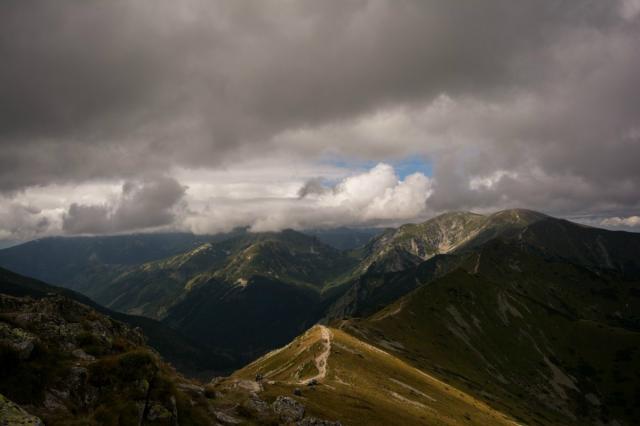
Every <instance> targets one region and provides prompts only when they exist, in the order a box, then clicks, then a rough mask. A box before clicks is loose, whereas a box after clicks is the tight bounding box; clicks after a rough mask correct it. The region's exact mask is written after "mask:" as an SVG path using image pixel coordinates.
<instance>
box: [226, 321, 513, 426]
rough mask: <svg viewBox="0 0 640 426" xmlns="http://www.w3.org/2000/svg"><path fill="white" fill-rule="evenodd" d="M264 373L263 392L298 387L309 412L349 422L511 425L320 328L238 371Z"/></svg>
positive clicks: (268, 395) (243, 375)
mask: <svg viewBox="0 0 640 426" xmlns="http://www.w3.org/2000/svg"><path fill="white" fill-rule="evenodd" d="M256 375H258V378H261V381H260V383H259V388H260V389H262V391H261V392H260V397H261V398H264V399H266V400H270V399H273V398H274V397H275V396H276V395H280V394H283V393H289V394H291V393H292V392H293V390H294V389H295V388H300V389H301V390H300V392H299V393H300V395H299V396H298V398H297V399H298V400H299V401H300V402H302V403H304V405H305V407H306V412H307V413H308V414H309V415H311V416H316V417H323V418H327V419H334V420H340V422H341V423H342V424H344V425H387V424H402V425H467V424H476V425H487V424H492V425H502V424H504V425H513V424H515V423H514V422H513V421H512V420H511V419H510V418H508V417H507V416H505V415H504V414H502V413H500V412H498V411H496V410H493V409H492V408H490V407H489V406H487V405H486V404H484V403H482V402H481V401H479V400H477V399H475V398H473V397H472V396H470V395H469V394H466V393H464V392H461V391H460V390H458V389H455V388H453V387H452V386H450V385H448V384H446V383H444V382H442V381H440V380H438V379H436V378H435V377H433V376H431V375H428V374H425V373H423V372H422V371H420V370H417V369H415V368H413V367H412V366H411V365H409V364H408V363H406V362H403V361H401V360H400V359H398V358H396V357H395V356H393V355H391V354H389V353H387V352H385V351H383V350H381V349H379V348H376V347H374V346H371V345H369V344H367V343H365V342H363V341H361V340H359V339H357V338H355V337H354V336H352V335H349V334H347V333H345V332H344V331H342V330H339V329H334V328H328V327H324V326H317V327H314V328H312V329H310V330H309V331H307V332H306V333H305V334H304V335H302V336H301V337H299V338H297V339H295V340H294V341H292V342H291V343H290V344H288V345H287V346H285V347H283V348H281V349H278V350H275V351H273V352H271V353H269V354H267V355H265V356H264V357H262V358H260V359H258V360H257V361H255V362H253V363H252V364H250V365H248V366H247V367H245V368H243V369H242V370H240V371H238V372H236V373H235V374H234V375H233V376H232V378H231V379H229V380H230V381H232V382H233V381H234V380H245V381H248V380H252V379H254V378H255V377H256Z"/></svg>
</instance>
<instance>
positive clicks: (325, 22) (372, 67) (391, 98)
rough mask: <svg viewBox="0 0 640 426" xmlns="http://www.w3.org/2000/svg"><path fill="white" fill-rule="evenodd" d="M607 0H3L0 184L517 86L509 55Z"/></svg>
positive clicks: (577, 21)
mask: <svg viewBox="0 0 640 426" xmlns="http://www.w3.org/2000/svg"><path fill="white" fill-rule="evenodd" d="M607 3H608V2H601V1H591V2H559V1H544V2H540V1H528V2H518V3H514V2H512V1H508V0H492V1H487V2H483V4H482V7H480V6H478V5H476V4H473V3H469V2H444V1H442V2H440V1H397V2H396V1H394V2H384V1H349V2H315V1H308V2H286V3H281V2H273V3H271V2H234V1H229V2H227V1H217V2H204V1H192V0H190V1H186V2H170V1H159V2H156V1H153V2H152V1H148V2H147V1H141V2H123V1H109V2H98V1H85V2H77V1H41V2H31V1H23V0H16V1H11V0H9V1H5V2H3V3H2V5H1V6H0V8H1V9H0V57H1V58H2V62H3V64H4V66H3V67H0V138H1V141H2V144H3V159H2V164H1V165H2V166H3V167H2V168H0V170H1V172H0V173H1V174H0V187H2V188H3V189H19V188H20V187H23V186H27V185H34V184H46V183H49V182H51V181H74V180H80V181H81V180H85V179H91V178H96V177H113V176H116V177H120V176H123V175H124V176H128V175H135V174H136V173H138V172H140V171H146V170H149V169H151V170H154V169H156V170H157V169H161V168H163V167H165V166H166V165H167V164H169V163H171V164H174V165H175V164H182V165H187V166H189V165H210V164H212V163H214V162H216V161H220V159H221V158H223V157H224V153H225V152H226V151H228V150H230V149H233V148H237V147H238V146H239V145H242V144H247V143H256V144H260V143H262V144H264V142H265V141H266V140H268V139H269V137H270V136H272V135H274V134H276V133H278V132H280V131H282V130H285V129H287V128H291V127H293V128H295V127H299V126H305V125H313V124H314V123H316V124H317V123H322V122H327V121H332V120H344V119H346V118H349V117H351V116H354V115H358V114H362V113H365V112H367V111H371V110H375V109H377V108H380V107H382V106H384V105H385V104H389V103H394V102H401V101H411V100H424V99H425V98H427V99H428V98H429V97H430V96H434V95H437V94H439V93H442V92H447V93H451V94H456V93H475V94H479V93H487V92H494V91H503V90H509V89H510V88H511V87H514V86H515V85H521V84H524V85H527V84H530V80H532V79H535V78H536V73H535V72H534V73H531V74H532V75H530V74H529V73H528V72H522V70H521V69H519V68H518V67H523V68H525V69H528V68H527V67H528V65H530V61H531V60H532V57H535V56H536V52H538V51H539V50H540V49H542V48H544V46H545V45H546V44H548V43H551V42H553V40H554V37H556V36H557V35H558V34H560V33H562V32H563V31H564V30H565V29H566V28H572V27H573V26H576V25H592V26H594V27H595V28H600V27H607V26H609V25H614V24H615V23H616V22H617V20H618V15H617V12H616V10H615V8H613V7H611V6H610V5H607ZM105 159H106V160H108V161H105ZM107 165H108V166H107Z"/></svg>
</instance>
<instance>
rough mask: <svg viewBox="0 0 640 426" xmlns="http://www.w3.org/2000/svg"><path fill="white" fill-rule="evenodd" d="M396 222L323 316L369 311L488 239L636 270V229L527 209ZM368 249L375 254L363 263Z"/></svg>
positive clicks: (630, 274)
mask: <svg viewBox="0 0 640 426" xmlns="http://www.w3.org/2000/svg"><path fill="white" fill-rule="evenodd" d="M463 225H466V226H463ZM405 226H406V225H405ZM447 226H448V227H449V228H447ZM402 229H403V227H400V228H398V230H396V231H394V232H395V234H394V235H395V236H394V237H393V238H391V239H388V240H386V241H387V242H386V244H387V246H386V249H384V250H377V251H375V250H373V251H370V253H378V254H376V255H369V256H368V257H365V258H364V261H363V263H362V264H361V265H363V266H361V268H360V270H361V271H362V270H364V272H363V273H362V274H361V275H359V276H355V277H354V278H352V280H351V285H350V286H349V287H350V288H349V290H348V291H347V292H346V293H345V294H344V296H342V297H341V298H340V299H339V300H338V301H337V302H336V303H335V304H334V306H332V307H331V309H330V310H329V312H328V313H327V315H326V316H327V318H329V319H335V318H342V317H348V316H362V315H369V314H371V313H373V312H375V311H376V310H378V309H381V308H382V307H384V306H385V305H387V304H389V303H391V302H393V301H394V300H396V299H397V298H399V297H401V296H403V295H404V294H407V293H408V292H410V291H412V290H413V289H415V288H418V287H420V286H422V285H424V284H426V283H428V282H430V281H432V280H433V279H435V278H437V277H440V276H442V275H444V274H445V273H447V272H448V271H451V270H453V269H454V268H455V267H457V266H458V265H460V264H461V262H464V261H465V259H468V258H473V259H475V257H474V256H475V253H476V252H477V251H478V249H479V248H481V247H482V246H483V245H485V244H487V243H491V242H492V241H495V240H503V241H509V242H512V243H514V244H516V245H520V246H528V247H530V248H532V249H534V250H535V251H536V252H538V253H539V254H542V255H544V256H546V257H550V258H557V259H562V261H564V262H568V263H572V264H578V265H581V266H583V267H586V268H588V269H590V270H592V271H594V272H598V271H605V270H606V271H609V272H611V273H615V274H618V275H619V277H626V279H629V278H634V277H638V276H640V258H639V257H638V256H637V255H636V253H640V234H635V233H630V232H614V231H608V230H604V229H598V228H591V227H587V226H583V225H578V224H575V223H572V222H569V221H566V220H562V219H556V218H552V217H549V216H545V215H543V214H541V213H537V212H532V211H529V210H505V211H501V212H498V213H494V214H492V215H489V216H479V215H473V214H467V213H454V214H446V215H443V216H439V217H437V218H434V219H432V220H430V221H427V222H425V223H424V224H422V225H420V227H419V228H417V225H412V226H411V228H410V229H412V230H413V231H415V230H416V229H421V230H431V231H429V232H432V231H433V229H437V231H435V237H434V236H433V235H432V234H430V233H427V234H422V233H420V232H417V233H416V232H413V233H408V231H406V230H405V231H401V230H402ZM447 229H449V230H450V232H449V231H447ZM461 229H464V230H461ZM425 232H427V231H425ZM443 235H444V236H443ZM381 238H383V237H381ZM425 241H427V242H429V244H427V243H425ZM436 243H437V244H436ZM381 244H382V239H381V240H374V241H372V243H371V247H375V246H378V245H381ZM425 244H427V245H425ZM420 247H422V248H420ZM425 247H427V248H425ZM425 250H426V251H425ZM442 253H444V254H442ZM371 256H374V257H375V258H376V259H378V260H376V261H373V262H372V263H371V264H370V265H369V266H368V268H364V266H366V265H367V262H369V261H370V260H371ZM376 256H377V257H376ZM423 258H426V261H424V260H422V259H423Z"/></svg>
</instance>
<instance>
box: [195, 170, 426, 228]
mask: <svg viewBox="0 0 640 426" xmlns="http://www.w3.org/2000/svg"><path fill="white" fill-rule="evenodd" d="M285 185H287V184H286V183H285ZM301 186H302V185H299V186H298V188H297V190H296V191H295V192H293V193H292V194H291V196H289V197H281V198H275V197H272V198H267V199H265V198H248V199H243V200H238V199H229V198H227V199H224V200H223V199H219V198H218V199H210V200H209V201H208V203H206V204H205V207H204V208H203V209H202V210H201V211H193V212H192V214H191V215H190V216H189V217H187V218H185V221H184V224H185V226H186V227H187V228H188V229H190V230H192V231H194V232H200V233H204V232H218V231H224V230H228V229H231V228H233V227H234V226H243V225H246V226H249V227H250V229H251V230H252V231H256V232H262V231H275V230H281V229H283V228H297V229H300V228H308V227H322V226H326V227H331V226H340V225H360V224H370V225H379V224H390V223H398V222H402V221H410V220H419V219H421V218H424V216H425V214H426V213H427V205H426V202H427V199H428V198H429V196H430V195H431V180H430V178H428V177H426V176H425V175H424V174H422V173H415V174H412V175H410V176H407V177H406V178H405V179H404V180H402V179H400V178H399V177H398V176H397V174H396V173H395V170H394V169H393V167H391V166H390V165H387V164H383V163H381V164H378V165H377V166H375V167H373V168H372V169H371V170H368V171H365V172H362V173H356V174H353V175H351V176H348V177H345V178H343V179H341V180H339V182H338V183H337V184H336V185H335V186H333V187H331V188H329V187H325V188H324V190H322V191H314V192H309V193H307V194H306V195H304V196H302V197H300V196H298V189H299V188H300V187H301Z"/></svg>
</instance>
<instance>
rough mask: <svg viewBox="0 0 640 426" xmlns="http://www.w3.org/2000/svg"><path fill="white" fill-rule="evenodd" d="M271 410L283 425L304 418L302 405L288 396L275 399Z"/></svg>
mask: <svg viewBox="0 0 640 426" xmlns="http://www.w3.org/2000/svg"><path fill="white" fill-rule="evenodd" d="M272 408H273V411H274V412H275V413H276V414H277V415H278V416H280V420H282V421H283V422H285V423H289V422H296V421H298V420H302V418H303V417H304V405H302V404H301V403H299V402H298V401H296V400H295V399H293V398H290V397H288V396H279V397H277V398H276V400H275V401H274V402H273V404H272Z"/></svg>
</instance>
